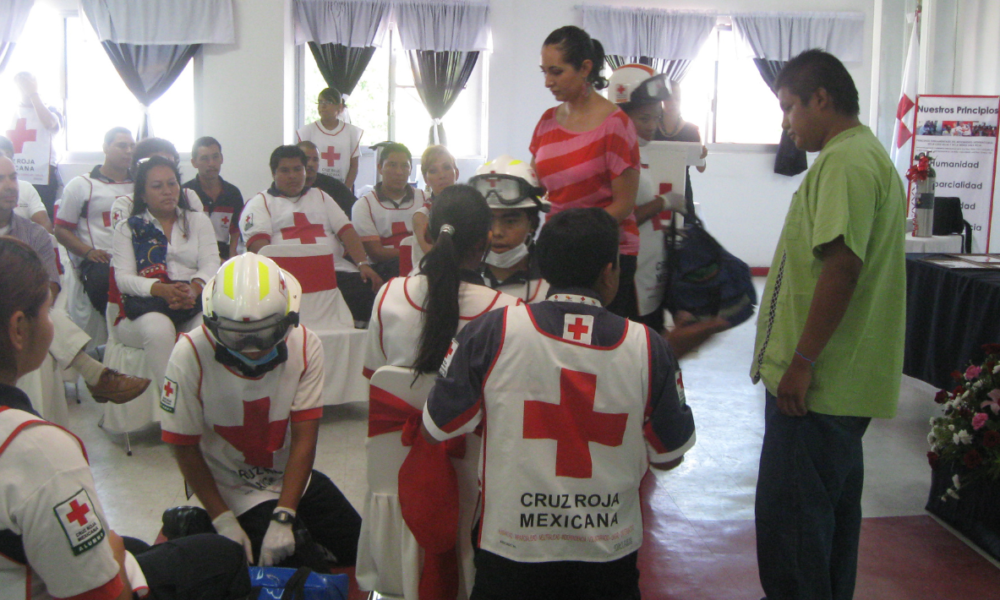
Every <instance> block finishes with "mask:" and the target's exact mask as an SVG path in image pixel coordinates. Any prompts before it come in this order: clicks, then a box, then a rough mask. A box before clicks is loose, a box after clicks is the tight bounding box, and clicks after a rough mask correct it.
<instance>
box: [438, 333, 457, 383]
mask: <svg viewBox="0 0 1000 600" xmlns="http://www.w3.org/2000/svg"><path fill="white" fill-rule="evenodd" d="M455 350H458V340H451V346H448V352H446V353H445V355H444V360H443V361H441V367H440V368H438V375H440V376H441V377H445V376H446V375H448V367H450V366H451V359H453V358H455Z"/></svg>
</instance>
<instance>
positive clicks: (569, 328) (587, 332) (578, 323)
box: [563, 314, 594, 345]
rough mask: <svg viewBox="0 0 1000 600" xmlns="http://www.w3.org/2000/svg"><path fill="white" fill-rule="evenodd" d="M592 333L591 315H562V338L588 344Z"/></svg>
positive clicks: (592, 320)
mask: <svg viewBox="0 0 1000 600" xmlns="http://www.w3.org/2000/svg"><path fill="white" fill-rule="evenodd" d="M593 333H594V316H593V315H574V314H567V315H565V316H564V317H563V339H564V340H569V341H571V342H577V343H579V344H588V345H589V344H590V343H591V338H592V337H593Z"/></svg>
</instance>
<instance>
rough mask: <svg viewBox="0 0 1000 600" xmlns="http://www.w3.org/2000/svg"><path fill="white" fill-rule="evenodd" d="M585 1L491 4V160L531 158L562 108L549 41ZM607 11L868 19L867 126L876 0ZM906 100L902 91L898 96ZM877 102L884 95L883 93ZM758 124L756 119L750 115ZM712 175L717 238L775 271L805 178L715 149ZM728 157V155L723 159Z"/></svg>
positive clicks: (858, 75)
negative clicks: (549, 63) (548, 60)
mask: <svg viewBox="0 0 1000 600" xmlns="http://www.w3.org/2000/svg"><path fill="white" fill-rule="evenodd" d="M580 3H581V2H580V0H545V1H541V2H540V1H538V0H496V1H494V2H492V3H491V5H490V10H491V17H490V26H491V28H492V31H493V55H492V57H491V59H490V60H491V65H490V67H491V68H490V90H489V107H490V115H489V138H488V139H489V155H490V156H491V157H492V156H496V155H498V154H503V153H507V154H511V155H513V156H515V157H521V158H529V156H528V144H529V143H530V141H531V133H532V131H533V130H534V128H535V124H536V123H537V122H538V118H539V117H540V116H541V115H542V113H543V112H544V111H545V109H547V108H548V107H550V106H552V105H554V104H555V101H554V100H553V98H552V95H551V94H550V93H549V92H548V90H546V89H545V86H544V85H543V81H542V76H541V73H540V71H539V68H538V62H539V52H540V49H541V45H542V42H543V41H544V40H545V37H546V36H547V35H548V34H549V32H551V31H552V30H553V29H556V28H557V27H560V26H562V25H568V24H576V25H579V24H580V20H579V17H578V12H577V11H576V10H575V7H576V6H577V5H579V4H580ZM604 3H605V4H609V5H620V6H645V7H656V8H672V9H700V10H708V9H712V10H719V11H726V10H729V11H764V10H769V11H803V10H810V11H857V12H862V13H864V15H865V48H864V54H863V56H864V59H863V62H862V64H860V65H849V70H850V71H851V74H852V76H853V77H854V81H855V83H856V85H857V86H858V92H859V94H860V100H861V106H862V111H861V113H862V118H863V119H864V118H866V117H867V115H868V114H869V106H870V98H871V87H872V86H871V79H872V74H871V66H870V65H871V56H872V35H871V33H872V23H873V17H874V0H812V1H809V2H801V1H800V0H709V1H704V2H697V1H692V0H660V1H651V0H606V2H604ZM893 93H894V94H898V93H899V92H898V90H896V91H895V92H893ZM876 94H877V90H876ZM747 118H753V115H749V114H748V115H747ZM710 152H711V153H710V155H709V158H708V163H709V167H708V169H707V170H706V171H705V173H704V174H698V173H694V172H692V180H691V184H692V187H693V188H694V198H695V201H696V202H698V203H699V205H700V208H699V210H700V211H701V214H702V216H703V217H704V219H705V223H706V225H707V226H708V229H709V231H710V232H711V233H712V234H713V235H715V237H716V238H717V239H718V240H719V241H720V242H721V243H722V244H723V245H724V246H725V247H726V248H727V249H729V251H730V252H732V253H733V254H735V255H736V256H738V257H740V258H742V259H743V260H745V261H746V262H747V263H749V264H750V266H754V267H760V266H768V265H770V262H771V255H772V254H773V253H774V248H775V245H776V243H777V239H778V234H779V233H780V232H781V225H782V223H783V222H784V218H785V212H786V210H787V208H788V204H789V202H790V201H791V196H792V194H793V193H794V192H795V190H796V189H797V188H798V184H799V182H800V181H801V179H802V176H801V175H800V176H798V177H791V178H789V177H784V176H782V175H775V174H774V172H773V167H774V154H773V150H771V151H770V152H767V151H764V152H762V151H761V150H760V149H759V148H758V149H756V150H754V151H731V150H730V149H728V148H726V149H725V151H723V146H722V145H719V146H718V147H716V146H713V147H712V148H711V149H710ZM720 152H722V153H720Z"/></svg>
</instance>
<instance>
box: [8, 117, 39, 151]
mask: <svg viewBox="0 0 1000 600" xmlns="http://www.w3.org/2000/svg"><path fill="white" fill-rule="evenodd" d="M37 135H38V130H37V129H28V120H27V119H18V120H17V123H15V124H14V129H8V130H7V137H8V138H10V141H11V142H12V143H13V144H14V154H20V153H21V152H23V151H24V142H34V141H35V139H36V137H37Z"/></svg>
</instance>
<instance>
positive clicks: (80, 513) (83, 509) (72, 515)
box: [66, 500, 90, 526]
mask: <svg viewBox="0 0 1000 600" xmlns="http://www.w3.org/2000/svg"><path fill="white" fill-rule="evenodd" d="M69 507H70V508H71V509H72V510H71V511H70V512H69V513H68V514H67V515H66V520H68V521H70V522H71V523H76V524H77V525H80V526H83V525H86V524H87V513H89V512H90V507H89V506H87V503H86V502H84V503H83V504H80V503H79V502H78V501H76V500H73V501H72V502H70V503H69Z"/></svg>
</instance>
